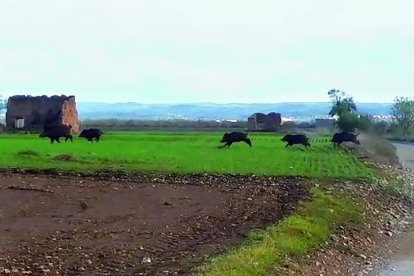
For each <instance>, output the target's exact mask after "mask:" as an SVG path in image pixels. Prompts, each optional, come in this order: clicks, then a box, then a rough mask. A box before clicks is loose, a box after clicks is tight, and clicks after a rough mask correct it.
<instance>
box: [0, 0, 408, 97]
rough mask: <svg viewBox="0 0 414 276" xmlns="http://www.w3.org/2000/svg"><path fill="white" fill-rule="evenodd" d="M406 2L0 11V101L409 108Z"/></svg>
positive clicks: (230, 1)
mask: <svg viewBox="0 0 414 276" xmlns="http://www.w3.org/2000/svg"><path fill="white" fill-rule="evenodd" d="M413 10H414V2H412V1H409V0H390V1H385V0H364V1H361V0H346V1H344V0H341V1H337V0H313V1H309V0H295V1H276V0H260V1H257V0H252V1H244V0H225V1H223V0H197V1H194V0H131V1H125V0H117V1H112V0H96V1H92V0H89V1H88V0H70V1H56V0H0V95H3V96H11V95H14V94H27V95H28V94H30V95H53V94H58V95H60V94H66V95H69V94H70V95H75V96H76V98H77V101H95V102H140V103H194V102H216V103H230V102H231V103H250V102H255V103H259V102H268V103H272V102H304V101H311V102H317V101H328V96H327V92H328V90H330V89H332V88H335V89H340V90H344V91H345V92H347V93H348V94H351V95H352V96H353V97H354V98H355V100H356V101H357V102H391V101H392V100H393V99H394V98H395V97H396V96H414V88H413V81H412V80H413V78H414V18H413V17H412V11H413Z"/></svg>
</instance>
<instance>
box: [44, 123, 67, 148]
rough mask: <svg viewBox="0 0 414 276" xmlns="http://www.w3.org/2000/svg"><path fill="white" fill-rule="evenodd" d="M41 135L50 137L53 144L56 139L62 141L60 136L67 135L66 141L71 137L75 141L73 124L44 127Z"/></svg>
mask: <svg viewBox="0 0 414 276" xmlns="http://www.w3.org/2000/svg"><path fill="white" fill-rule="evenodd" d="M39 137H41V138H43V137H48V138H49V139H50V143H52V144H53V142H54V141H56V142H58V143H60V141H59V138H60V137H65V142H66V141H67V140H69V139H70V141H71V142H72V141H73V137H72V126H71V125H69V126H67V125H60V126H52V127H46V126H45V127H44V129H43V131H42V133H40V135H39Z"/></svg>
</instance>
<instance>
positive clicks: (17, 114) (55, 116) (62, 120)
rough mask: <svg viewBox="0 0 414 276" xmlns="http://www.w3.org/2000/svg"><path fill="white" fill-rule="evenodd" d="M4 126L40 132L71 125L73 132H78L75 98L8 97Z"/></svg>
mask: <svg viewBox="0 0 414 276" xmlns="http://www.w3.org/2000/svg"><path fill="white" fill-rule="evenodd" d="M6 124H7V127H8V128H9V129H20V130H28V131H41V130H43V128H44V127H45V126H58V125H71V126H72V130H73V131H74V132H79V123H78V111H77V110H76V101H75V97H74V96H64V95H62V96H52V97H47V96H39V97H32V96H22V95H19V96H13V97H10V98H9V99H8V102H7V112H6Z"/></svg>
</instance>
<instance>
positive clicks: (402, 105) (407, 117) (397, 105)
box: [392, 97, 414, 135]
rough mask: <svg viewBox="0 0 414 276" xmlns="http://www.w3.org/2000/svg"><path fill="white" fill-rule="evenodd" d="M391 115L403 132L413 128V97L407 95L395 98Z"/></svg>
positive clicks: (405, 132) (408, 131)
mask: <svg viewBox="0 0 414 276" xmlns="http://www.w3.org/2000/svg"><path fill="white" fill-rule="evenodd" d="M392 116H393V119H394V121H395V122H396V123H397V124H398V126H399V127H400V128H401V130H402V132H403V134H405V135H406V134H409V133H410V131H411V130H412V129H413V128H414V99H413V98H408V97H397V98H395V100H394V105H393V107H392Z"/></svg>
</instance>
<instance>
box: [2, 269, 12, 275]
mask: <svg viewBox="0 0 414 276" xmlns="http://www.w3.org/2000/svg"><path fill="white" fill-rule="evenodd" d="M3 273H4V274H11V270H10V269H8V268H5V269H4V270H3Z"/></svg>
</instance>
